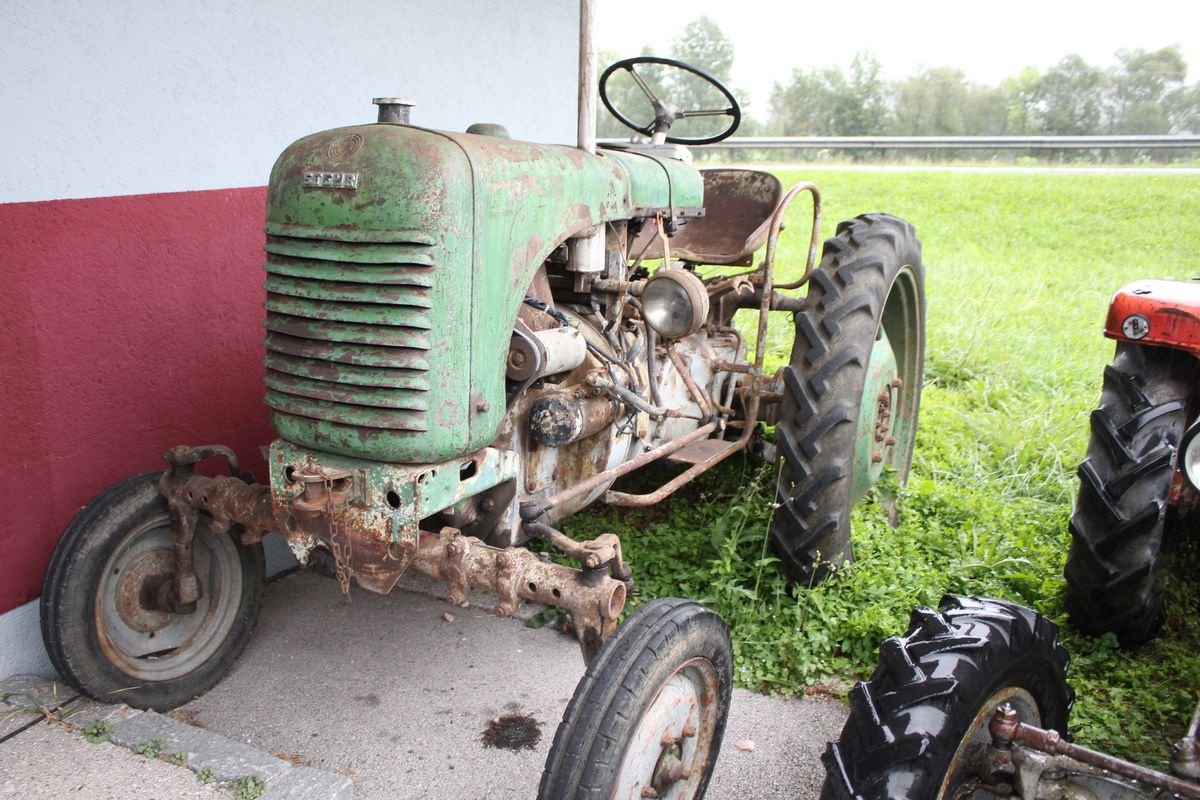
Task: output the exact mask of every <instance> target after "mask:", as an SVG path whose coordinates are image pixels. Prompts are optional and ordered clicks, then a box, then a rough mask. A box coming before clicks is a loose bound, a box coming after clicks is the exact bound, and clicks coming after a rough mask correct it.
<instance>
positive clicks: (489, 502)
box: [479, 497, 496, 511]
mask: <svg viewBox="0 0 1200 800" xmlns="http://www.w3.org/2000/svg"><path fill="white" fill-rule="evenodd" d="M495 507H496V501H495V500H493V499H492V498H490V497H485V498H483V499H482V500H480V501H479V509H480V510H481V511H491V510H492V509H493V508H495Z"/></svg>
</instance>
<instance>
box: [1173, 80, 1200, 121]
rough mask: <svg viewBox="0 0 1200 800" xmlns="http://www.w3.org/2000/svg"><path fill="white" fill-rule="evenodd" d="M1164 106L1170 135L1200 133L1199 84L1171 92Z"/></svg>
mask: <svg viewBox="0 0 1200 800" xmlns="http://www.w3.org/2000/svg"><path fill="white" fill-rule="evenodd" d="M1166 106H1167V116H1168V118H1169V119H1170V120H1171V132H1172V133H1192V134H1195V133H1200V83H1194V84H1192V85H1191V86H1181V87H1179V88H1178V89H1175V90H1174V91H1172V92H1171V93H1170V94H1169V95H1167V98H1166Z"/></svg>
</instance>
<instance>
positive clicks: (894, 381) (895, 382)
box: [888, 378, 904, 389]
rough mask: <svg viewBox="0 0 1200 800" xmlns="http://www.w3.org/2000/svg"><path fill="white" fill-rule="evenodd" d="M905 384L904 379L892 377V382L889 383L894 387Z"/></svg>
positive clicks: (897, 387)
mask: <svg viewBox="0 0 1200 800" xmlns="http://www.w3.org/2000/svg"><path fill="white" fill-rule="evenodd" d="M903 385H904V381H903V380H902V379H900V378H892V382H891V383H889V384H888V386H891V387H892V388H893V389H899V388H900V387H901V386H903Z"/></svg>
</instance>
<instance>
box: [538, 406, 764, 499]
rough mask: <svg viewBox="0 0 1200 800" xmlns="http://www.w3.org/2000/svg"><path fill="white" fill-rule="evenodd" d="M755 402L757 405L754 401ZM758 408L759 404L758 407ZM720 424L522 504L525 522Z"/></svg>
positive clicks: (685, 435)
mask: <svg viewBox="0 0 1200 800" xmlns="http://www.w3.org/2000/svg"><path fill="white" fill-rule="evenodd" d="M752 402H753V401H752ZM754 405H756V406H757V403H754ZM719 427H720V424H719V423H718V422H716V421H713V422H709V423H707V424H705V425H701V426H700V427H699V428H696V430H694V431H692V432H690V433H685V434H684V435H683V436H680V437H679V438H678V439H673V440H671V441H669V442H667V443H665V444H661V445H659V446H658V447H655V448H654V449H652V450H647V451H646V452H644V453H642V454H641V455H640V456H638V457H636V458H632V459H630V460H629V461H626V462H625V463H624V464H621V465H619V466H616V467H613V468H612V469H606V470H605V471H604V472H601V473H598V474H596V475H593V476H592V477H590V478H588V479H587V480H586V481H584V482H583V483H577V484H575V485H574V486H572V487H570V488H569V489H563V490H562V491H560V492H555V493H554V494H552V495H550V496H549V497H547V498H546V499H545V500H542V501H540V502H538V501H530V502H525V503H522V504H521V519H523V520H525V521H526V522H531V521H533V520H535V519H537V518H538V517H540V516H541V515H542V514H545V513H546V512H547V511H549V510H550V509H552V508H554V507H556V506H560V505H562V504H563V503H565V502H566V501H568V500H571V499H572V498H575V497H578V496H579V495H581V494H587V493H588V492H590V491H592V490H593V489H595V488H597V487H598V486H603V485H604V484H606V483H611V482H612V481H615V480H616V479H617V478H619V477H621V476H622V475H627V474H629V473H630V472H633V471H634V470H636V469H641V468H642V467H644V466H646V465H647V464H649V463H651V462H652V461H657V460H658V459H660V458H662V457H663V456H669V455H670V454H671V453H674V452H675V451H676V450H682V449H683V448H685V447H687V446H688V445H689V444H691V443H692V442H694V441H696V440H697V439H703V438H705V437H706V436H708V435H709V434H710V433H712V432H713V431H715V430H717V429H718V428H719Z"/></svg>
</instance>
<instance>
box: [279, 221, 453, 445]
mask: <svg viewBox="0 0 1200 800" xmlns="http://www.w3.org/2000/svg"><path fill="white" fill-rule="evenodd" d="M286 227H287V226H268V228H267V234H268V235H267V244H266V251H267V263H266V269H267V282H266V285H265V288H266V290H267V300H266V309H267V320H266V328H267V339H266V347H267V356H266V367H267V375H266V378H265V382H266V385H267V395H266V402H267V405H268V406H270V407H271V408H272V409H273V410H275V411H277V412H281V413H283V414H291V415H294V416H299V417H306V418H309V419H313V420H318V421H321V422H327V423H335V424H338V425H350V426H356V427H364V428H373V429H384V430H390V431H408V432H414V433H415V432H422V431H426V430H428V429H429V424H428V421H427V419H426V415H427V412H428V411H429V402H430V401H429V389H430V382H429V376H428V371H429V358H428V357H429V349H430V330H431V328H432V327H433V325H432V321H431V313H430V309H431V306H432V303H431V300H430V289H431V287H432V286H433V255H432V249H433V248H432V240H430V239H429V238H428V237H426V236H424V235H422V234H420V233H418V232H409V231H399V232H388V233H384V234H375V237H376V238H377V239H382V241H347V240H346V239H347V238H348V236H349V235H350V234H349V233H347V232H342V231H337V230H330V231H321V230H319V229H303V230H299V231H287V232H288V233H289V234H296V233H298V234H300V235H282V234H281V231H283V230H286ZM368 235H370V234H368ZM359 236H361V234H360V235H357V236H355V237H354V238H356V239H357V238H359Z"/></svg>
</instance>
